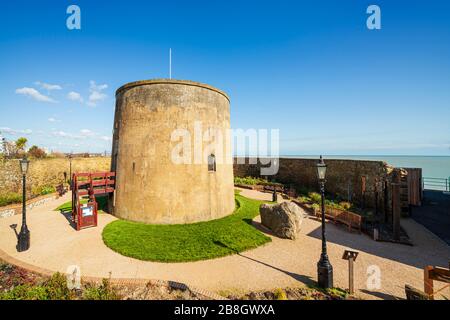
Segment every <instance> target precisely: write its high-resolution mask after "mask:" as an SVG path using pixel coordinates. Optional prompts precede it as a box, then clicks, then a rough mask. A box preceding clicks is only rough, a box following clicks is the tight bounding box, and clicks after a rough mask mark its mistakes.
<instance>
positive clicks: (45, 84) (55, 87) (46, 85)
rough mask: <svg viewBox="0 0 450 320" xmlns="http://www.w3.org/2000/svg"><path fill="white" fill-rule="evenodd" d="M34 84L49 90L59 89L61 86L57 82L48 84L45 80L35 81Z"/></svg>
mask: <svg viewBox="0 0 450 320" xmlns="http://www.w3.org/2000/svg"><path fill="white" fill-rule="evenodd" d="M34 84H35V85H37V86H39V87H41V88H42V89H45V90H48V91H51V90H61V89H62V87H61V86H60V85H59V84H50V83H45V82H40V81H36V82H35V83H34Z"/></svg>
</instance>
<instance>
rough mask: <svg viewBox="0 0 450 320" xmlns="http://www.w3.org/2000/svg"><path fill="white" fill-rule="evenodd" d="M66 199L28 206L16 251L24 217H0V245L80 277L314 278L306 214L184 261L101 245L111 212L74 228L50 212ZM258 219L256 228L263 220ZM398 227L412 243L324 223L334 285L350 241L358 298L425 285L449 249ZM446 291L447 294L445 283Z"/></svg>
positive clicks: (341, 278)
mask: <svg viewBox="0 0 450 320" xmlns="http://www.w3.org/2000/svg"><path fill="white" fill-rule="evenodd" d="M242 194H243V195H244V196H248V197H252V198H259V199H265V200H271V194H268V193H267V194H265V193H264V194H263V193H260V192H257V191H252V190H245V191H242ZM68 200H70V195H66V196H64V197H63V198H60V199H58V200H55V201H53V202H50V203H47V204H44V205H42V206H40V207H37V208H35V209H33V210H31V211H30V212H29V215H28V221H29V223H28V226H29V229H30V231H31V248H30V249H29V250H28V251H26V252H22V253H18V252H17V251H16V249H15V244H16V236H15V234H14V232H13V230H12V229H11V228H10V225H11V224H13V223H16V224H18V229H20V219H21V216H20V215H18V216H13V217H8V218H3V219H0V249H1V250H2V251H4V252H6V253H7V254H8V255H9V256H12V257H13V258H16V259H18V260H21V261H23V262H26V263H29V264H32V265H34V266H38V267H41V268H45V269H49V270H53V271H62V272H65V271H66V269H67V267H68V266H70V265H78V266H80V268H81V272H82V275H83V276H93V277H108V276H109V275H111V276H112V277H113V278H145V279H161V280H173V281H179V282H183V283H186V284H189V285H192V286H195V287H197V288H203V289H206V290H210V291H214V292H218V293H221V292H222V293H245V292H248V291H253V290H272V289H275V288H283V287H299V286H303V285H304V284H313V283H314V282H315V279H316V263H317V260H318V259H319V255H320V246H321V240H320V223H319V222H318V221H316V220H314V219H307V220H305V221H304V223H303V226H302V231H301V235H300V237H299V238H298V239H297V240H295V241H292V240H285V239H279V238H276V237H272V242H271V243H268V244H266V245H264V246H262V247H259V248H256V249H254V250H250V251H247V252H244V253H242V254H239V255H233V256H228V257H223V258H219V259H214V260H207V261H198V262H189V263H157V262H145V261H139V260H136V259H132V258H127V257H124V256H121V255H119V254H118V253H115V252H113V251H112V250H110V249H109V248H107V247H106V246H105V245H104V244H103V241H102V237H101V231H102V229H103V227H104V226H105V225H106V224H108V223H110V222H111V221H114V220H115V219H116V218H115V217H113V216H111V215H108V214H101V215H99V226H98V227H97V228H89V229H85V230H82V231H78V232H77V231H75V230H74V229H73V228H72V227H71V226H70V225H69V222H68V220H67V219H66V217H65V216H64V215H62V214H61V213H59V212H56V211H53V209H54V208H56V207H57V206H58V205H59V204H62V203H64V202H66V201H68ZM258 218H259V217H258ZM258 218H257V219H256V220H255V223H254V224H255V226H256V227H260V225H259V222H258V221H259V220H258ZM402 227H403V228H404V229H405V230H407V232H408V234H409V235H410V237H411V239H412V241H413V243H414V246H413V247H411V246H405V245H398V244H392V243H380V242H375V241H373V240H371V239H370V238H368V237H367V236H365V235H360V234H357V233H348V232H347V231H346V229H345V228H342V227H339V226H335V225H333V224H330V223H327V235H328V241H329V243H328V253H329V257H330V260H331V263H332V265H333V267H334V278H335V285H336V286H339V287H342V288H346V287H347V283H348V278H347V262H346V261H344V260H342V259H341V257H342V253H343V251H344V249H345V248H347V247H352V248H354V249H357V250H359V251H360V255H359V257H358V259H357V261H356V264H355V276H356V279H355V288H357V294H358V295H359V296H361V297H362V298H368V299H392V298H404V286H405V284H410V285H413V286H415V287H416V288H419V289H423V267H424V266H425V265H439V266H448V262H449V258H450V248H449V246H447V245H446V244H445V243H444V242H443V241H441V240H440V239H439V238H437V237H436V236H434V235H433V234H432V233H430V232H428V231H427V230H426V229H425V228H424V227H422V226H421V225H419V224H418V223H416V222H414V221H413V220H412V219H409V220H402ZM369 266H376V267H378V268H379V270H380V272H381V282H380V287H379V288H374V287H369V288H368V287H367V270H368V267H369ZM436 287H437V288H439V287H440V285H436ZM445 294H446V295H448V296H450V292H448V290H446V291H445Z"/></svg>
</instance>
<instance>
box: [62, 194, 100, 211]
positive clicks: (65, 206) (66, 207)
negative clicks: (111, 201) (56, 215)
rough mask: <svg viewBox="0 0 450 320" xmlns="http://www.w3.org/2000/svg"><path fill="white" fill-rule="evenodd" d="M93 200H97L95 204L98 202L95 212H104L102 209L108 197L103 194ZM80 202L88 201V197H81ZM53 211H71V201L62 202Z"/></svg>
mask: <svg viewBox="0 0 450 320" xmlns="http://www.w3.org/2000/svg"><path fill="white" fill-rule="evenodd" d="M95 200H96V201H97V204H98V212H97V213H104V209H105V208H106V205H107V201H108V198H107V197H104V196H103V197H95ZM81 203H82V204H85V203H88V199H82V200H81ZM55 211H60V212H61V211H62V212H66V211H72V201H68V202H66V203H63V204H62V205H60V206H59V207H58V208H56V209H55Z"/></svg>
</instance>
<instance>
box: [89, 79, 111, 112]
mask: <svg viewBox="0 0 450 320" xmlns="http://www.w3.org/2000/svg"><path fill="white" fill-rule="evenodd" d="M106 88H108V85H107V84H100V85H97V84H96V83H95V81H93V80H91V81H89V92H90V94H89V101H88V102H87V105H88V106H90V107H95V106H96V105H97V103H98V102H100V101H103V100H105V99H106V97H107V95H106V94H105V93H103V92H102V91H103V90H105V89H106Z"/></svg>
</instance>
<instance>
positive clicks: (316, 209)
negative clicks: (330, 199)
mask: <svg viewBox="0 0 450 320" xmlns="http://www.w3.org/2000/svg"><path fill="white" fill-rule="evenodd" d="M311 208H312V209H313V210H314V213H316V212H317V211H319V210H320V206H319V205H318V204H317V203H314V204H313V205H312V206H311Z"/></svg>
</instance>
